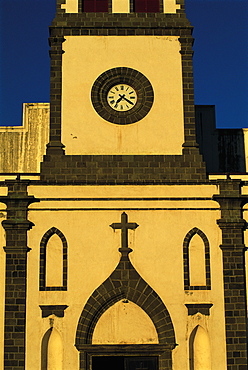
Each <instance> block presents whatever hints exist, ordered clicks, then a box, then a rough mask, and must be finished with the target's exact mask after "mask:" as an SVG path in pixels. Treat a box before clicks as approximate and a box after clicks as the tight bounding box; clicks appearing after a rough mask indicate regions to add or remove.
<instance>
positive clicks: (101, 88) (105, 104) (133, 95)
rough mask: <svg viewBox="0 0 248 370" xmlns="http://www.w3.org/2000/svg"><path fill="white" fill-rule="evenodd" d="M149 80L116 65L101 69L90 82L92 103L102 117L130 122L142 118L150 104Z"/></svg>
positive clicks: (131, 70) (150, 106)
mask: <svg viewBox="0 0 248 370" xmlns="http://www.w3.org/2000/svg"><path fill="white" fill-rule="evenodd" d="M153 100H154V93H153V88H152V85H151V83H150V81H149V80H148V79H147V77H146V76H144V75H143V74H142V73H141V72H139V71H136V70H135V69H132V68H127V67H116V68H112V69H109V70H107V71H105V72H103V73H102V74H101V75H100V76H98V77H97V78H96V80H95V82H94V83H93V85H92V89H91V102H92V105H93V107H94V109H95V111H96V112H97V114H99V116H101V117H102V118H103V119H104V120H106V121H108V122H111V123H114V124H116V125H130V124H132V123H135V122H138V121H140V120H142V119H143V118H144V117H145V116H146V115H147V114H148V113H149V111H150V109H151V108H152V105H153Z"/></svg>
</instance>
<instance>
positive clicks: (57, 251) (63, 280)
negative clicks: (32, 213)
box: [40, 227, 67, 290]
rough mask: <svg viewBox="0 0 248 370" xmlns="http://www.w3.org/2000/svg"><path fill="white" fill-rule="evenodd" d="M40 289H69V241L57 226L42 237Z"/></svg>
mask: <svg viewBox="0 0 248 370" xmlns="http://www.w3.org/2000/svg"><path fill="white" fill-rule="evenodd" d="M40 290H67V242H66V239H65V236H64V234H63V233H62V232H61V231H60V230H59V229H57V228H56V227H52V228H51V229H49V230H48V231H47V232H46V233H45V234H44V235H43V237H42V239H41V243H40Z"/></svg>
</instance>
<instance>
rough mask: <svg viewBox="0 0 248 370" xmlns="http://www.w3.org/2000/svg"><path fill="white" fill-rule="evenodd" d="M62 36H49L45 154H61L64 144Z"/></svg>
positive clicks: (63, 39)
mask: <svg viewBox="0 0 248 370" xmlns="http://www.w3.org/2000/svg"><path fill="white" fill-rule="evenodd" d="M64 41H65V38H64V37H50V38H49V45H50V47H51V49H50V52H49V54H50V59H51V72H50V73H51V76H50V81H51V83H50V140H49V143H48V145H47V154H48V155H49V154H55V155H57V154H58V155H63V154H64V151H63V147H64V145H63V144H62V143H61V93H62V55H63V53H64V52H63V50H62V44H63V42H64Z"/></svg>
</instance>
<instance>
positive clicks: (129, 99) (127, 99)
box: [107, 84, 138, 112]
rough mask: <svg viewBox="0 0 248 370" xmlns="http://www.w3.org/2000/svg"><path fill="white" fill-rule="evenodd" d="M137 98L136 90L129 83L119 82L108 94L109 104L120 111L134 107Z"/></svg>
mask: <svg viewBox="0 0 248 370" xmlns="http://www.w3.org/2000/svg"><path fill="white" fill-rule="evenodd" d="M137 100H138V97H137V93H136V91H135V90H134V89H133V87H132V86H130V85H127V84H117V85H115V86H113V87H112V88H111V89H110V90H109V91H108V94H107V101H108V104H109V105H110V107H111V108H112V109H114V110H116V111H118V112H126V111H129V110H130V109H132V108H134V106H135V104H136V103H137Z"/></svg>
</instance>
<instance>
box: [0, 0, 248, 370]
mask: <svg viewBox="0 0 248 370" xmlns="http://www.w3.org/2000/svg"><path fill="white" fill-rule="evenodd" d="M49 42H50V47H51V49H50V57H51V100H50V106H49V105H48V104H42V105H41V104H30V105H26V106H25V109H26V113H27V114H26V117H27V118H26V126H25V127H26V128H24V131H23V132H24V133H23V136H20V133H16V132H15V131H14V130H11V129H6V130H5V132H4V133H1V135H2V136H1V135H0V139H1V140H3V142H6V145H7V141H8V142H9V140H10V139H11V136H12V135H16V139H15V140H16V141H15V140H14V139H13V143H15V142H18V143H19V142H22V143H24V144H23V151H22V150H21V149H18V151H17V159H16V167H11V166H14V165H13V163H12V164H9V165H8V164H7V163H8V161H7V160H6V161H5V163H6V165H5V167H4V164H2V166H3V167H2V168H4V170H2V173H1V174H0V176H1V182H0V192H1V196H0V202H1V213H0V214H1V217H2V226H1V232H0V239H1V245H2V247H3V248H2V249H1V252H0V263H1V268H0V273H1V286H0V289H1V291H0V296H1V306H0V320H1V326H0V327H1V328H2V329H1V331H0V334H1V338H2V341H3V342H4V346H3V348H1V349H0V351H1V352H0V356H1V363H2V365H1V366H2V368H3V369H5V370H10V369H11V370H17V369H18V370H20V369H27V370H68V369H73V370H79V369H80V370H99V369H100V368H118V369H119V370H138V369H139V370H141V369H143V370H145V369H146V370H203V369H204V370H226V369H228V370H245V369H247V292H246V265H245V257H246V255H245V251H246V247H245V238H246V231H245V230H246V215H247V213H246V211H247V209H248V208H247V203H248V182H247V181H246V178H245V175H241V174H240V175H237V174H236V175H233V176H232V175H226V174H216V175H212V176H210V175H209V174H208V172H207V170H206V165H205V162H204V160H203V157H202V155H201V153H200V150H199V145H198V143H197V140H196V126H195V106H194V87H193V70H192V57H193V52H192V43H193V38H192V26H191V24H190V22H189V21H188V20H187V17H186V13H185V9H184V1H183V0H163V1H162V0H130V1H129V0H57V11H56V16H55V19H54V20H53V22H52V24H51V27H50V38H49ZM49 112H50V118H48V115H49ZM48 120H49V122H50V125H49V132H48V130H47V131H46V127H47V122H48ZM32 126H34V127H36V130H37V131H35V132H36V133H37V134H36V135H35V140H36V141H35V142H37V143H38V142H39V145H38V144H37V145H36V146H35V147H34V146H33V145H32V143H33V142H34V141H32V140H31V139H28V138H29V137H30V136H28V135H29V134H30V132H29V134H28V127H29V130H30V127H32ZM43 128H44V129H43ZM25 130H26V131H25ZM25 135H26V136H25ZM41 137H42V138H41ZM37 138H39V140H40V141H39V140H38V141H37ZM18 140H19V141H18ZM45 142H46V144H47V145H46V152H45V153H43V144H44V143H45ZM25 153H28V155H27V156H26V158H25ZM43 154H44V156H43V157H40V156H41V155H43ZM20 158H24V160H22V161H21V160H20ZM25 159H26V160H28V161H29V163H30V166H26V167H25ZM14 161H15V160H14ZM18 161H19V162H18ZM8 168H9V169H8ZM13 168H14V170H13ZM242 176H243V177H242Z"/></svg>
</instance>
